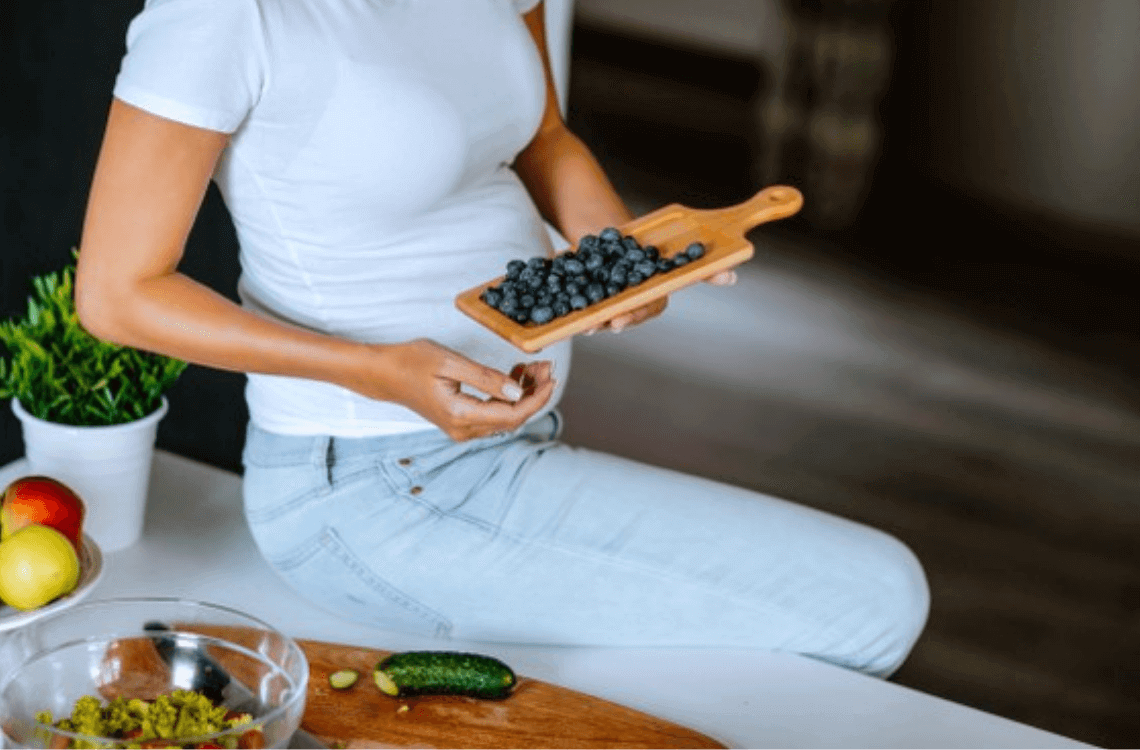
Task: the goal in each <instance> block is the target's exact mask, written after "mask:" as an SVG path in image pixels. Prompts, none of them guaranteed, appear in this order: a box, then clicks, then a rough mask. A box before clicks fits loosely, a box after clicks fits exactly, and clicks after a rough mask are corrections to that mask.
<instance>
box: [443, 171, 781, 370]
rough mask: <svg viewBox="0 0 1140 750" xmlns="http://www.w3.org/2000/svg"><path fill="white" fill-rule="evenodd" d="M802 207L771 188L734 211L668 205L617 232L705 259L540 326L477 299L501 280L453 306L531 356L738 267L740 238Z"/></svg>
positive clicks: (745, 251) (744, 248)
mask: <svg viewBox="0 0 1140 750" xmlns="http://www.w3.org/2000/svg"><path fill="white" fill-rule="evenodd" d="M803 202H804V199H803V195H802V194H801V193H800V191H798V190H796V189H795V188H793V187H789V186H786V185H774V186H772V187H768V188H765V189H764V190H761V191H760V192H758V193H757V194H756V195H755V196H753V197H752V198H750V199H748V200H747V201H745V202H743V203H740V204H738V205H736V206H730V207H728V208H718V209H694V208H688V207H687V206H682V205H679V204H671V205H668V206H665V207H663V208H659V209H657V210H656V211H653V212H651V213H649V214H646V215H645V216H642V217H640V218H638V219H635V220H633V221H631V222H629V223H628V224H625V225H623V226H620V227H618V229H619V230H620V231H621V232H622V234H625V235H630V236H633V237H634V238H636V239H637V241H638V242H639V243H640V244H641V245H642V246H643V247H644V246H647V245H655V246H656V247H657V249H658V250H659V251H660V253H661V255H662V256H664V257H667V258H671V257H673V256H674V255H676V254H677V253H679V252H681V251H682V250H684V249H685V247H687V246H688V245H689V243H691V242H694V241H700V242H703V243H704V244H705V255H704V257H702V258H700V259H699V260H697V261H694V262H692V263H689V264H688V265H686V266H684V267H682V268H679V269H675V270H672V271H668V272H666V273H661V274H657V275H654V276H651V277H650V278H649V279H647V280H646V281H645V282H644V283H642V284H639V285H638V286H635V287H630V288H628V289H626V290H624V291H622V292H619V293H617V294H615V295H614V296H613V297H610V298H608V299H604V300H602V301H601V302H598V303H596V304H593V305H590V306H589V307H586V308H584V309H582V310H576V311H574V312H571V313H570V314H569V315H565V316H563V317H561V318H555V319H554V320H552V321H550V322H549V323H546V324H544V325H535V324H533V323H532V324H527V325H521V324H519V323H516V322H515V321H514V320H511V319H510V318H508V317H507V316H505V315H503V314H502V313H500V312H499V311H498V310H496V309H494V308H492V307H491V306H490V305H488V304H487V303H485V302H484V301H483V300H482V299H481V295H482V294H483V292H484V291H485V290H486V289H487V288H488V287H491V286H496V285H498V284H500V283H501V282H502V281H503V279H504V278H505V276H500V277H499V278H496V279H493V280H491V281H487V282H485V283H483V284H480V285H478V286H476V287H473V288H471V289H468V290H467V291H465V292H463V293H461V294H460V295H459V296H457V297H456V299H455V305H456V307H458V308H459V309H460V310H461V311H462V312H463V313H464V314H466V315H468V316H469V317H471V318H473V319H474V320H476V321H477V322H479V323H480V324H482V325H483V326H485V327H486V328H488V329H490V330H491V331H493V332H494V333H496V334H498V335H499V336H501V337H502V338H504V339H506V340H507V341H509V342H511V343H512V344H514V345H515V346H516V347H518V348H519V349H521V350H522V351H524V352H528V353H534V352H537V351H540V350H541V349H543V348H544V347H546V346H549V345H550V344H553V343H554V342H556V341H561V340H562V339H565V338H568V337H570V336H573V335H574V334H577V333H581V332H583V331H586V330H589V329H590V328H593V327H594V326H596V325H599V324H601V323H604V322H606V321H607V320H610V319H611V318H613V317H615V316H617V315H620V314H622V313H625V312H629V311H630V310H634V309H636V308H638V307H641V306H643V305H646V304H648V303H650V302H652V301H653V300H656V299H658V298H660V297H664V296H666V295H668V294H671V293H672V292H675V291H677V290H678V289H681V288H683V287H686V286H689V285H691V284H695V283H697V282H699V281H701V280H703V279H707V278H709V277H710V276H713V275H715V274H716V273H718V272H720V271H723V270H727V269H729V268H732V267H733V266H736V265H738V264H740V263H743V262H744V261H746V260H748V259H749V258H751V257H752V254H753V252H754V248H753V246H752V243H751V242H749V241H748V240H747V239H746V238H745V236H744V235H745V233H746V232H747V231H748V230H750V229H752V228H753V227H755V226H758V225H760V224H763V223H765V222H769V221H775V220H777V219H783V218H787V217H789V216H792V215H793V214H795V213H796V212H797V211H799V210H800V208H801V207H802V206H803Z"/></svg>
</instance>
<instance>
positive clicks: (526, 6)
mask: <svg viewBox="0 0 1140 750" xmlns="http://www.w3.org/2000/svg"><path fill="white" fill-rule="evenodd" d="M540 2H542V0H514V4H515V9H516V10H518V12H519V13H529V12H530V11H532V10H534V8H535V7H537V6H538V4H539V3H540Z"/></svg>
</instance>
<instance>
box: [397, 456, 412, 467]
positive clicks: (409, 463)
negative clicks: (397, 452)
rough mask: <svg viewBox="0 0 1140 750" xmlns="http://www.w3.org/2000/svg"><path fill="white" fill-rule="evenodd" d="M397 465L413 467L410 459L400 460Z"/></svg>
mask: <svg viewBox="0 0 1140 750" xmlns="http://www.w3.org/2000/svg"><path fill="white" fill-rule="evenodd" d="M396 463H398V464H399V465H400V466H411V465H412V459H410V458H401V459H400V460H399V461H397V462H396Z"/></svg>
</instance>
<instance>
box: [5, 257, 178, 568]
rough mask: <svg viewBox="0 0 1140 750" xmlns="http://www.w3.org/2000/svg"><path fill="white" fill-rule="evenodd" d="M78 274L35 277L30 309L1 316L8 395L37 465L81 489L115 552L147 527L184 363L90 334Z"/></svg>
mask: <svg viewBox="0 0 1140 750" xmlns="http://www.w3.org/2000/svg"><path fill="white" fill-rule="evenodd" d="M73 255H75V251H73ZM74 278H75V265H74V263H72V264H71V265H69V266H67V267H66V268H64V269H63V270H62V271H61V272H60V273H49V274H44V275H43V276H38V277H35V278H33V279H32V284H33V287H34V291H35V294H34V295H33V296H30V297H29V298H28V311H27V313H26V315H25V316H24V317H23V319H21V320H10V321H7V322H4V323H0V343H2V344H3V345H4V347H6V348H7V350H8V352H9V354H10V358H8V359H4V358H3V357H0V398H8V397H11V398H12V410H13V411H14V412H15V414H16V416H17V417H18V418H19V419H20V422H21V427H22V430H23V437H24V448H25V454H26V457H27V460H28V464H29V468H30V470H31V472H32V473H34V474H39V475H43V476H49V477H52V478H53V479H57V480H59V481H61V482H64V483H65V484H67V485H68V486H70V487H71V488H72V489H73V490H74V491H75V492H76V493H77V494H79V496H80V497H81V498H83V500H84V502H85V503H86V505H87V517H86V520H85V522H84V527H85V530H86V532H87V533H88V534H89V535H90V536H91V538H92V539H94V540H95V542H96V543H97V544H98V545H99V546H100V547H101V548H102V549H103V550H105V551H108V552H111V551H115V550H117V549H122V548H124V547H127V546H130V545H131V544H132V543H134V542H135V541H136V540H137V539H138V537H139V535H140V534H141V533H142V523H143V516H144V514H145V506H146V493H147V485H148V482H149V480H150V465H151V459H152V457H153V454H154V442H155V436H156V434H157V429H158V422H159V420H161V419H162V417H163V416H164V415H165V414H166V411H167V407H168V403H167V400H166V395H165V394H166V392H167V391H168V390H169V388H170V387H171V386H172V385H174V383H175V381H176V380H177V379H178V377H179V376H180V375H181V374H182V372H183V370H185V369H186V363H185V362H183V361H181V360H178V359H172V358H170V357H165V356H162V355H159V354H153V353H150V352H144V351H140V350H138V349H133V348H131V347H127V346H117V345H115V344H110V343H108V342H105V341H101V340H99V339H97V338H95V337H94V336H92V335H91V334H89V333H88V332H87V331H86V330H84V329H83V327H82V326H81V325H80V324H79V317H78V315H77V313H76V311H75V297H74Z"/></svg>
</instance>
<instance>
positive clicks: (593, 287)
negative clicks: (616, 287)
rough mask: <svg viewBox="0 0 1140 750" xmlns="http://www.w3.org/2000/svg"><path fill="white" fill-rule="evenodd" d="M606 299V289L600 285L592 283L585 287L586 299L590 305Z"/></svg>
mask: <svg viewBox="0 0 1140 750" xmlns="http://www.w3.org/2000/svg"><path fill="white" fill-rule="evenodd" d="M605 298H606V289H605V287H603V286H602V285H601V284H598V283H596V282H595V283H593V284H590V285H589V286H588V287H586V299H588V300H590V302H591V303H597V302H601V301H602V300H604V299H605Z"/></svg>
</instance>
